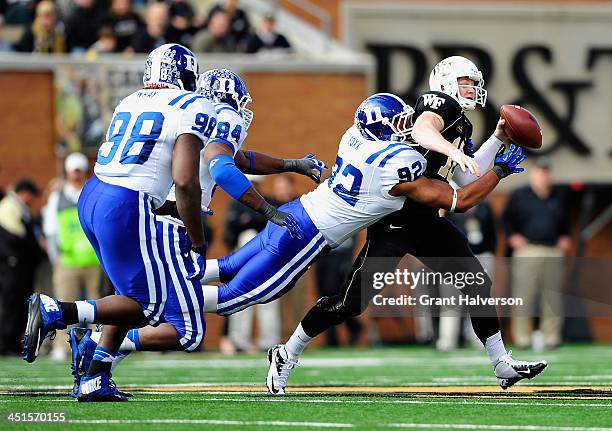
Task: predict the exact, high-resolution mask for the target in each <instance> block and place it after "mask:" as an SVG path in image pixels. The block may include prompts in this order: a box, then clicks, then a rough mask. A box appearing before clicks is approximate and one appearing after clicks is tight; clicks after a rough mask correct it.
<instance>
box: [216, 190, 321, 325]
mask: <svg viewBox="0 0 612 431" xmlns="http://www.w3.org/2000/svg"><path fill="white" fill-rule="evenodd" d="M281 209H282V210H283V211H286V212H289V213H291V214H292V215H293V216H294V217H295V218H296V220H297V221H298V223H299V224H300V226H301V227H302V230H303V232H304V238H301V239H296V238H293V237H291V235H290V234H289V232H288V231H287V229H285V228H284V227H281V226H277V225H275V224H272V223H268V225H267V226H266V228H265V229H264V230H263V231H262V232H260V233H259V234H258V235H257V237H256V238H255V239H254V240H252V241H251V242H250V243H249V244H252V243H253V244H257V241H261V245H262V246H261V248H260V250H259V251H258V252H256V253H255V254H253V255H252V256H249V257H248V259H246V260H244V261H243V262H241V264H242V266H241V268H240V269H239V270H238V272H237V273H236V274H235V276H234V277H233V278H232V280H231V281H229V282H228V283H226V284H224V285H222V286H219V289H218V302H217V303H218V306H217V313H218V314H221V315H228V314H232V313H234V312H236V311H239V310H242V309H244V308H246V307H249V306H251V305H254V304H257V303H265V302H269V301H271V300H272V299H274V298H277V297H279V296H282V295H283V294H284V293H286V292H287V291H289V290H290V289H291V288H292V287H293V285H294V284H295V281H296V280H297V278H299V276H300V275H301V274H302V273H303V272H304V271H305V270H306V269H307V268H308V267H309V266H310V264H311V263H312V262H313V261H314V260H315V259H316V258H317V257H318V256H319V255H320V254H321V253H323V252H324V251H326V250H327V248H328V246H327V242H326V241H325V239H324V238H323V236H322V235H321V233H320V232H319V231H318V229H317V228H316V226H315V225H314V223H312V220H311V219H310V217H309V216H308V214H307V213H306V211H305V210H304V207H303V206H302V204H301V203H300V201H299V200H295V201H292V202H290V203H288V204H286V205H283V206H282V207H281ZM253 247H254V246H253ZM249 248H251V247H249ZM239 253H240V251H238V252H236V253H235V254H234V255H236V256H238V255H239ZM249 254H250V253H249ZM234 255H231V256H234ZM231 256H230V257H231ZM236 256H234V257H236Z"/></svg>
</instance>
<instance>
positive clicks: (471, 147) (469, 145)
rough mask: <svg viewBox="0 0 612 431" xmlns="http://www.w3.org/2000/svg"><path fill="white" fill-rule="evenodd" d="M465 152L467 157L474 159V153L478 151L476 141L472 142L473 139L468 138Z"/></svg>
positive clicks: (464, 147)
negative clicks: (475, 146) (475, 145)
mask: <svg viewBox="0 0 612 431" xmlns="http://www.w3.org/2000/svg"><path fill="white" fill-rule="evenodd" d="M463 152H464V153H465V155H466V156H468V157H471V158H474V153H475V152H476V150H475V149H474V141H472V138H468V139H467V141H465V144H464V145H463Z"/></svg>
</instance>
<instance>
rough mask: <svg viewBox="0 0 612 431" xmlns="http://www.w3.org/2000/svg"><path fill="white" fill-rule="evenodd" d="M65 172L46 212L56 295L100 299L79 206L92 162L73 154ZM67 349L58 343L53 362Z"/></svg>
mask: <svg viewBox="0 0 612 431" xmlns="http://www.w3.org/2000/svg"><path fill="white" fill-rule="evenodd" d="M64 168H65V171H66V180H65V182H64V183H63V184H62V185H61V187H60V188H59V189H58V190H56V191H54V192H52V193H51V195H50V196H49V199H48V201H47V205H46V206H45V209H44V212H43V220H44V222H43V232H44V234H45V237H46V238H47V255H48V256H49V260H50V261H51V263H52V264H53V267H54V269H53V294H54V296H56V297H58V298H62V300H66V301H77V300H79V299H84V298H92V299H95V298H99V297H100V265H99V263H98V259H97V257H96V254H95V252H94V249H93V247H92V246H91V244H90V243H89V240H88V239H87V237H86V236H85V233H84V232H83V229H82V228H81V223H80V222H79V216H78V213H77V206H76V205H77V201H78V199H79V195H80V194H81V190H82V189H83V186H84V185H85V182H86V181H87V178H88V173H89V161H88V160H87V157H85V155H84V154H81V153H72V154H70V155H69V156H68V157H66V160H65V162H64ZM81 286H83V287H84V288H85V295H83V294H81ZM68 347H69V346H68V345H67V343H66V342H65V341H64V340H59V339H56V340H55V343H54V347H53V351H52V352H51V356H52V358H54V359H58V360H61V359H64V358H65V357H66V355H67V353H68Z"/></svg>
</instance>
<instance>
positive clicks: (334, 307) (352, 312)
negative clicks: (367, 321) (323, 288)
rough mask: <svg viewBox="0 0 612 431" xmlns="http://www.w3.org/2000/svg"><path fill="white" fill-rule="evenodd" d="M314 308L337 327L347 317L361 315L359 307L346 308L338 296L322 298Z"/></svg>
mask: <svg viewBox="0 0 612 431" xmlns="http://www.w3.org/2000/svg"><path fill="white" fill-rule="evenodd" d="M316 307H317V308H318V309H319V310H320V311H322V312H324V313H325V314H326V315H328V316H329V317H330V320H331V321H332V322H333V324H334V325H338V324H340V323H342V322H344V320H346V319H347V318H348V317H355V316H359V315H360V314H361V309H360V308H359V307H351V306H347V305H346V304H344V303H343V302H342V298H341V297H340V296H339V295H334V296H324V297H322V298H321V299H319V300H318V301H317V304H316Z"/></svg>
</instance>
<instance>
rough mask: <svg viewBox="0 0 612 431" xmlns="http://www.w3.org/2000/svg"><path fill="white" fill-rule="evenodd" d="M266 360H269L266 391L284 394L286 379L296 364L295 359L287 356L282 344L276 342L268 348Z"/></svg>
mask: <svg viewBox="0 0 612 431" xmlns="http://www.w3.org/2000/svg"><path fill="white" fill-rule="evenodd" d="M268 361H269V362H270V368H269V369H268V377H267V378H266V386H267V387H268V392H270V393H271V394H274V395H284V394H285V386H286V385H287V379H288V378H289V374H291V371H292V370H293V369H294V368H295V367H296V366H297V365H298V363H297V360H294V359H292V358H290V357H289V354H288V353H287V349H285V345H284V344H277V345H276V346H274V347H271V348H270V349H268Z"/></svg>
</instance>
